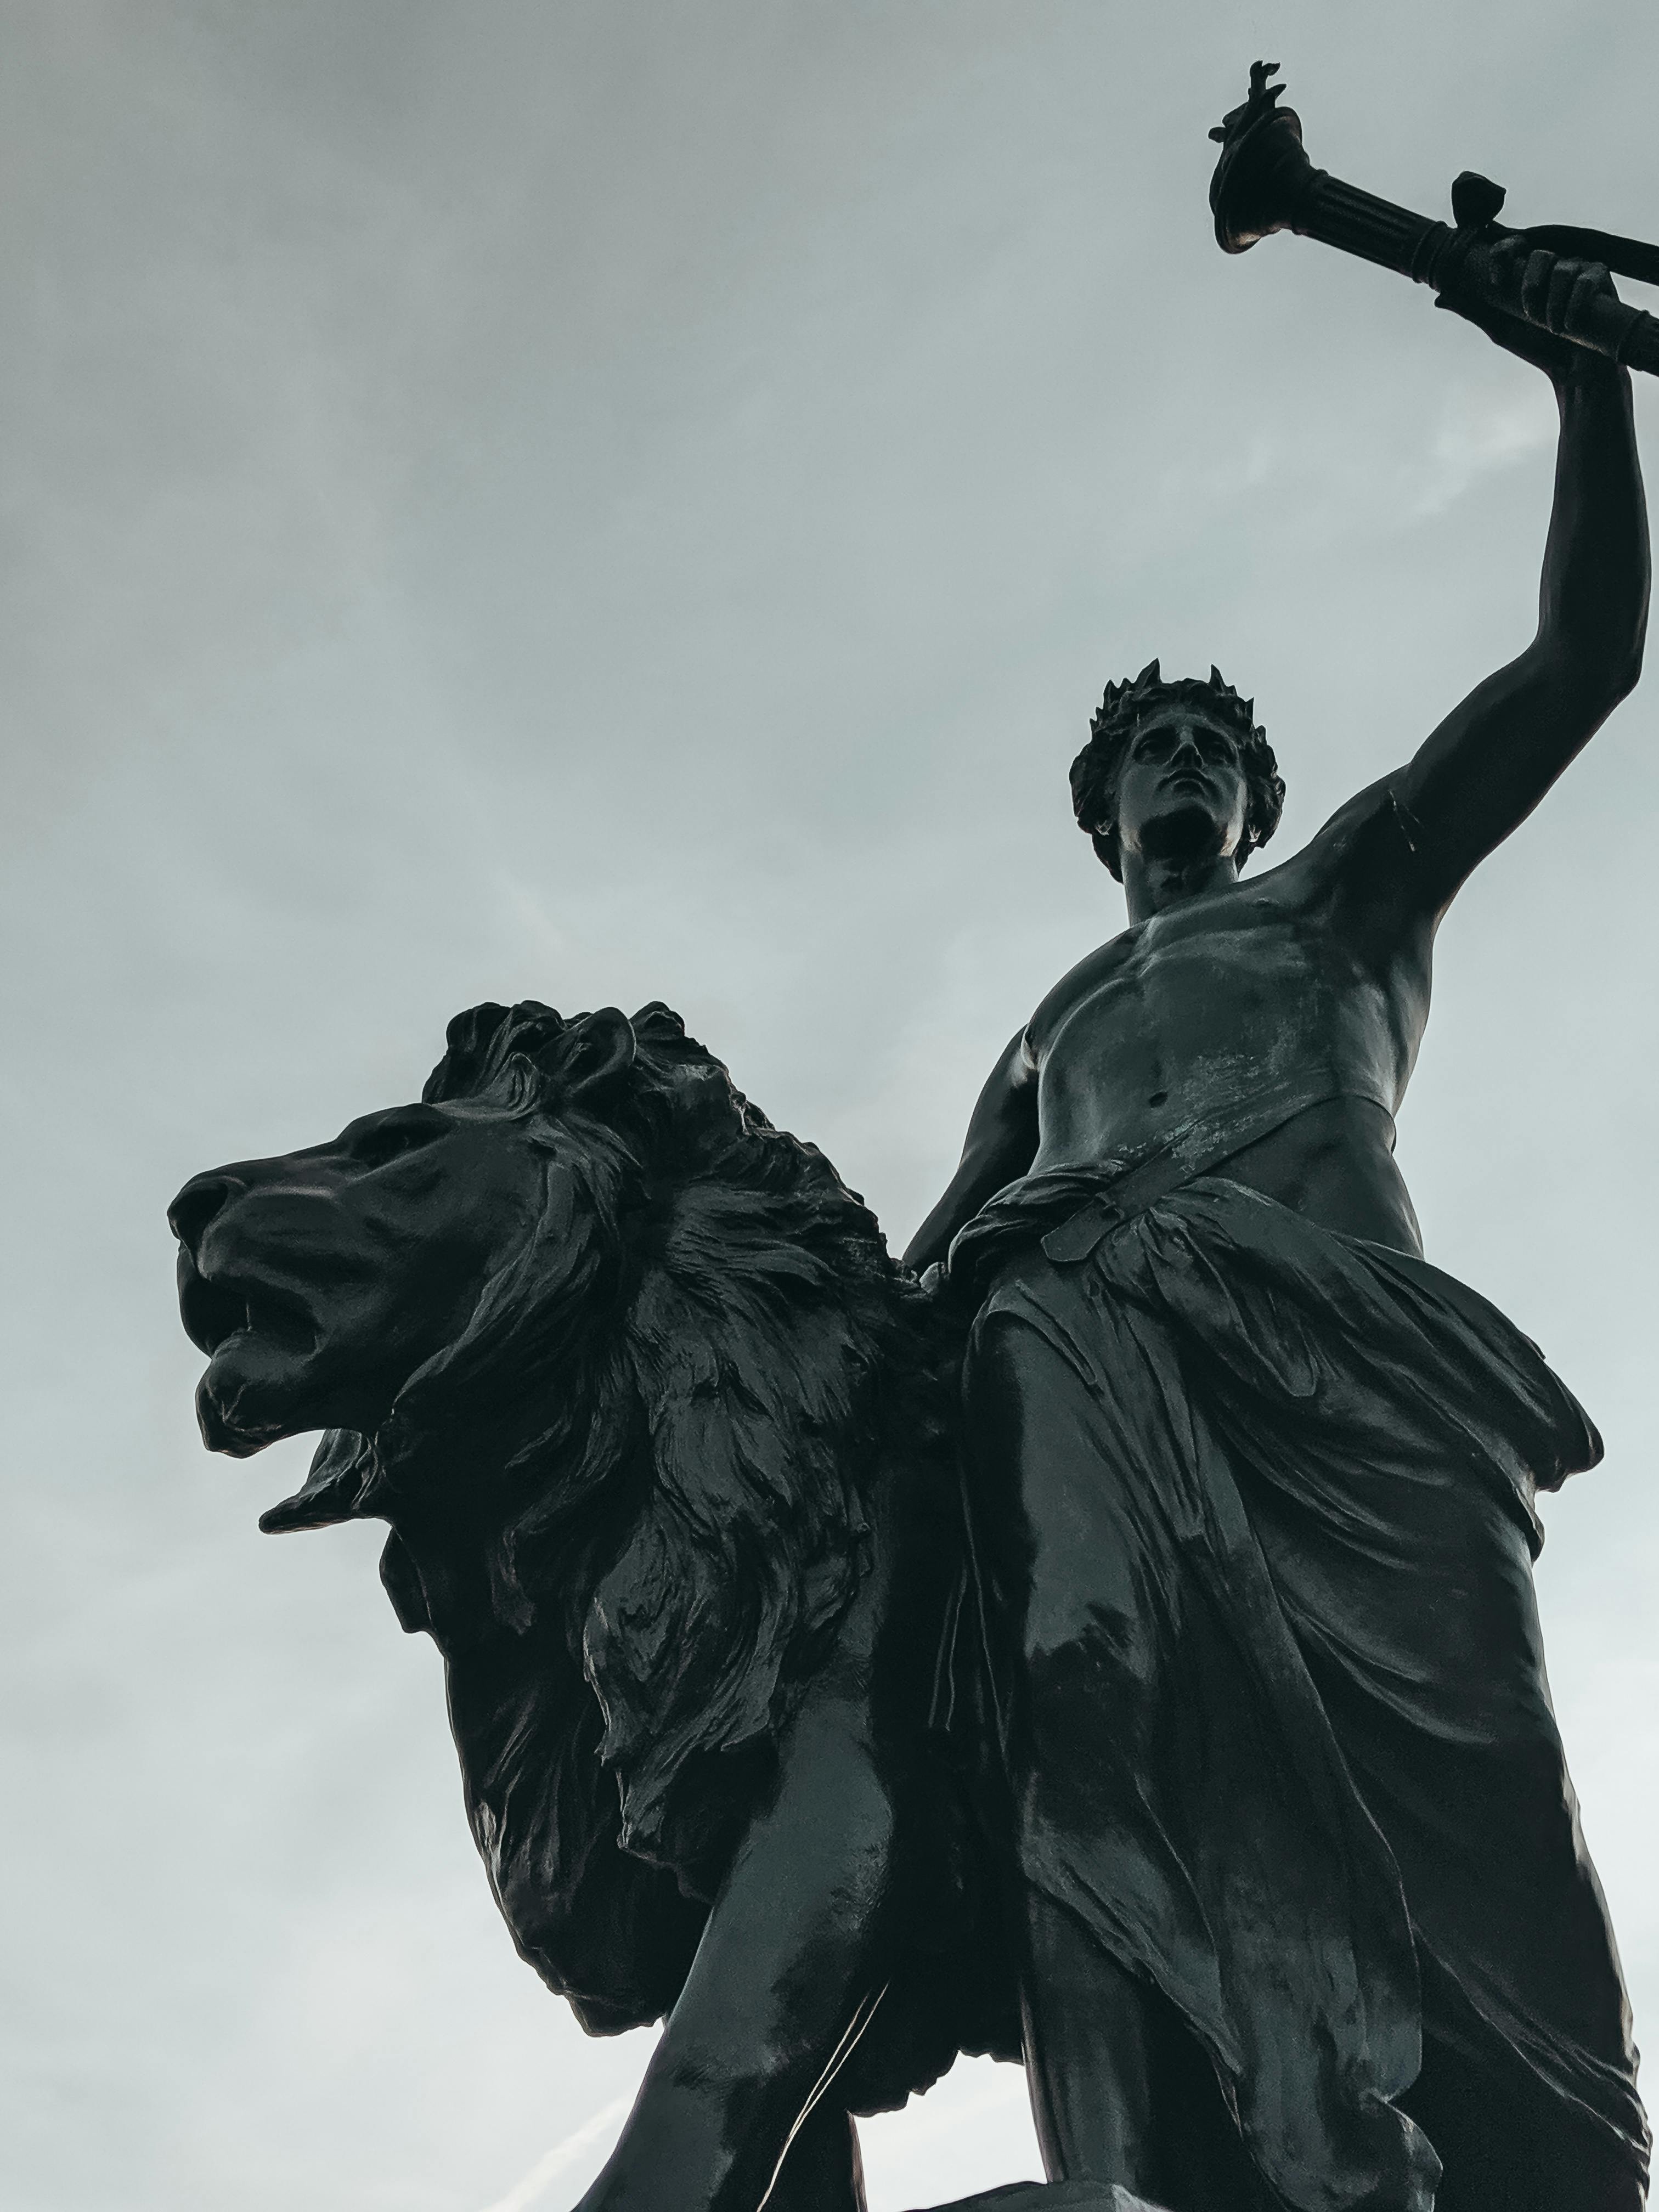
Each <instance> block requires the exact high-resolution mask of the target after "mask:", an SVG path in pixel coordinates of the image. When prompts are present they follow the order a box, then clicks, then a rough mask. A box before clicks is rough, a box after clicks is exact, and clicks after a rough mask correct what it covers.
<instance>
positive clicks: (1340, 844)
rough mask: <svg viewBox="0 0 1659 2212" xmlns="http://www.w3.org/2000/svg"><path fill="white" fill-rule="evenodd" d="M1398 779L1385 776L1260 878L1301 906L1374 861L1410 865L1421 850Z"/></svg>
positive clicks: (1368, 787) (1356, 793)
mask: <svg viewBox="0 0 1659 2212" xmlns="http://www.w3.org/2000/svg"><path fill="white" fill-rule="evenodd" d="M1414 849H1415V847H1414V842H1413V836H1412V825H1411V821H1410V817H1409V816H1408V815H1407V812H1406V811H1405V810H1404V809H1403V808H1402V807H1401V805H1400V802H1399V800H1398V799H1397V797H1396V796H1395V778H1394V777H1393V776H1392V775H1385V776H1379V777H1378V779H1377V781H1376V782H1375V783H1370V784H1367V785H1366V787H1365V788H1364V790H1363V791H1357V792H1355V793H1354V795H1353V797H1352V799H1347V800H1345V801H1344V803H1343V804H1342V805H1340V806H1339V807H1338V808H1337V810H1336V811H1335V813H1334V814H1333V815H1332V816H1331V817H1329V819H1328V821H1326V822H1325V823H1324V824H1323V825H1322V828H1320V829H1318V830H1316V832H1315V834H1314V836H1311V837H1310V839H1309V840H1308V842H1307V843H1306V844H1305V845H1304V846H1302V847H1301V848H1299V849H1298V850H1297V851H1296V852H1294V853H1292V854H1289V855H1288V856H1287V857H1286V859H1285V860H1283V861H1282V862H1281V863H1280V865H1279V866H1278V867H1277V868H1273V869H1271V870H1269V871H1268V872H1267V874H1265V875H1263V876H1261V877H1260V878H1257V880H1258V882H1259V883H1260V884H1262V885H1263V886H1264V887H1266V886H1267V885H1269V884H1271V885H1272V886H1273V889H1274V890H1277V891H1279V894H1280V896H1284V897H1285V898H1287V899H1289V900H1291V901H1294V902H1297V903H1300V902H1302V901H1303V900H1304V899H1305V898H1308V897H1312V896H1316V894H1317V892H1318V890H1320V889H1321V888H1322V886H1324V885H1327V884H1334V883H1336V882H1338V881H1340V879H1342V878H1345V877H1346V876H1347V875H1348V874H1349V873H1350V872H1352V871H1353V870H1355V869H1361V870H1363V869H1364V868H1365V867H1366V866H1368V865H1370V864H1371V863H1373V862H1381V863H1383V864H1384V865H1386V864H1387V862H1388V861H1389V860H1409V858H1410V856H1411V855H1412V854H1413V851H1414Z"/></svg>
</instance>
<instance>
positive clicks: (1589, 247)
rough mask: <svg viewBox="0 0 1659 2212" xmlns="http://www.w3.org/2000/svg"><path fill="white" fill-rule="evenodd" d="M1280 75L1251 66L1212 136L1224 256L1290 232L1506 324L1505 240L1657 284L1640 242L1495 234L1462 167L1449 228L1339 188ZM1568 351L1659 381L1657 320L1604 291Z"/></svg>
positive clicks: (1495, 202)
mask: <svg viewBox="0 0 1659 2212" xmlns="http://www.w3.org/2000/svg"><path fill="white" fill-rule="evenodd" d="M1278 67H1279V64H1278V63H1277V62H1255V63H1254V64H1252V65H1251V69H1250V90H1249V98H1248V99H1247V100H1245V102H1244V104H1243V106H1242V107H1235V108H1234V109H1233V110H1232V112H1231V114H1229V115H1225V116H1224V117H1223V118H1222V120H1221V123H1220V125H1219V127H1218V129H1216V130H1214V131H1211V133H1210V136H1211V137H1212V138H1214V139H1216V140H1218V142H1219V143H1220V146H1221V155H1220V159H1219V160H1218V161H1217V163H1216V166H1215V175H1214V176H1213V177H1212V179H1211V180H1210V206H1211V209H1212V211H1213V213H1214V216H1215V234H1216V242H1217V244H1218V246H1220V247H1221V249H1222V251H1223V252H1226V253H1243V252H1245V250H1246V249H1247V248H1248V247H1249V246H1254V245H1255V242H1256V240H1258V239H1261V238H1266V237H1267V236H1268V235H1269V234H1271V233H1272V232H1273V231H1276V230H1294V231H1298V232H1299V233H1300V234H1302V236H1303V237H1304V238H1316V239H1318V240H1320V241H1321V243H1322V245H1325V246H1335V247H1337V248H1338V250H1339V251H1340V252H1343V253H1355V254H1358V256H1359V258H1360V259H1361V260H1363V261H1373V262H1375V263H1376V264H1377V265H1378V266H1379V267H1380V268H1383V269H1393V270H1398V272H1399V273H1400V275H1401V276H1409V277H1411V278H1412V279H1413V282H1414V283H1419V284H1426V285H1427V286H1428V287H1429V288H1430V289H1431V291H1433V292H1435V293H1436V294H1437V295H1438V296H1439V297H1440V298H1442V299H1443V300H1444V301H1446V302H1447V304H1448V305H1449V306H1452V307H1458V306H1467V307H1471V308H1484V309H1485V310H1486V312H1488V313H1492V312H1498V313H1504V314H1510V315H1513V314H1516V313H1517V312H1518V310H1517V308H1516V302H1515V300H1514V297H1513V294H1512V291H1511V290H1510V288H1509V287H1508V286H1506V285H1503V284H1501V283H1500V282H1499V281H1498V268H1497V266H1495V264H1494V262H1493V259H1492V250H1493V248H1494V247H1497V246H1503V245H1505V244H1506V243H1507V242H1508V241H1509V240H1514V239H1520V240H1523V241H1524V243H1525V244H1526V246H1527V247H1528V250H1531V249H1534V248H1537V247H1542V248H1543V249H1544V250H1545V251H1546V252H1550V253H1558V254H1565V255H1570V256H1571V257H1573V258H1576V259H1579V260H1584V261H1600V262H1602V263H1604V264H1605V265H1606V266H1607V268H1608V269H1610V270H1613V271H1614V272H1615V273H1616V274H1618V275H1620V276H1634V277H1635V278H1637V279H1638V282H1640V283H1647V284H1659V246H1645V245H1644V244H1643V243H1642V242H1641V240H1639V239H1633V238H1615V237H1613V235H1612V234H1609V233H1608V232H1607V231H1601V230H1580V229H1577V228H1574V227H1573V226H1571V225H1570V224H1565V223H1548V224H1541V225H1540V226H1539V227H1538V228H1535V229H1532V230H1522V231H1515V230H1507V229H1505V228H1503V227H1502V226H1501V225H1500V224H1499V223H1498V220H1497V216H1498V210H1499V209H1500V208H1501V207H1502V206H1503V204H1504V187H1503V186H1502V185H1495V184H1493V183H1492V179H1490V178H1489V177H1481V176H1477V175H1476V174H1475V173H1474V171H1473V170H1472V169H1466V170H1465V171H1464V172H1463V173H1462V176H1461V177H1459V178H1458V179H1456V181H1455V183H1454V184H1453V185H1452V188H1451V202H1452V221H1451V222H1449V223H1444V222H1435V221H1433V220H1432V219H1431V217H1430V216H1421V215H1413V214H1412V213H1411V212H1410V210H1408V209H1406V208H1401V207H1395V205H1394V204H1392V203H1391V202H1390V201H1388V200H1381V199H1377V198H1375V197H1373V196H1372V194H1371V193H1370V192H1362V191H1360V190H1359V188H1358V185H1348V184H1344V182H1343V181H1342V179H1341V178H1340V177H1334V176H1332V175H1331V173H1330V172H1329V171H1328V170H1327V169H1316V168H1315V167H1314V165H1313V163H1312V162H1311V161H1310V160H1309V159H1308V156H1307V155H1306V153H1305V152H1304V150H1303V145H1302V121H1301V118H1300V117H1299V116H1298V115H1297V112H1296V111H1295V109H1294V108H1290V107H1281V106H1279V96H1280V94H1282V93H1283V92H1284V90H1285V88H1284V86H1283V85H1282V84H1269V83H1268V82H1267V80H1268V78H1269V77H1270V76H1273V74H1274V72H1275V71H1276V70H1277V69H1278ZM1522 319H1523V320H1524V319H1526V318H1525V317H1524V316H1523V317H1522ZM1575 342H1576V343H1578V344H1580V345H1584V346H1588V347H1589V348H1590V349H1592V350H1593V351H1594V352H1596V353H1601V354H1606V355H1607V356H1608V358H1609V359H1610V360H1613V361H1617V362H1624V363H1625V364H1626V367H1627V368H1642V369H1646V370H1647V371H1648V373H1649V374H1650V375H1659V319H1656V318H1655V317H1654V316H1652V315H1647V314H1644V313H1643V312H1642V310H1641V309H1640V308H1639V307H1631V306H1629V305H1628V304H1627V303H1626V301H1623V300H1620V298H1619V297H1618V296H1617V295H1616V294H1614V293H1613V291H1611V290H1609V291H1608V292H1607V294H1606V295H1604V296H1602V297H1601V298H1599V299H1597V300H1596V301H1595V302H1594V303H1593V307H1592V310H1591V313H1590V315H1589V320H1588V326H1587V328H1586V329H1585V331H1583V332H1582V333H1581V334H1579V335H1578V336H1577V338H1576V341H1575Z"/></svg>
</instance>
